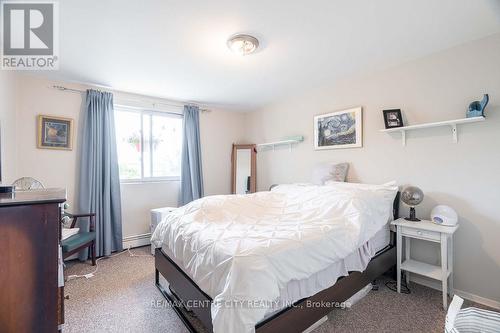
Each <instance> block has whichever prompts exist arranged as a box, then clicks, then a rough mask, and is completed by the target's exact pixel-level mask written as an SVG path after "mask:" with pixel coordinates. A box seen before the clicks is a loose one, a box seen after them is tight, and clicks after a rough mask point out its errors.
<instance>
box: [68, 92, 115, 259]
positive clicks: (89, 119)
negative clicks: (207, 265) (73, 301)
mask: <svg viewBox="0 0 500 333" xmlns="http://www.w3.org/2000/svg"><path fill="white" fill-rule="evenodd" d="M83 113H84V114H83V116H82V120H83V130H82V143H81V161H80V182H79V196H78V203H79V209H80V211H81V212H93V213H95V214H96V218H95V224H96V226H95V227H96V237H97V238H96V255H97V256H107V255H110V254H111V252H114V251H121V250H123V243H122V216H121V202H120V200H121V199H120V176H119V171H118V158H117V152H116V136H115V120H114V110H113V94H111V93H107V92H100V91H96V90H87V97H86V105H85V108H84V110H83ZM87 223H88V221H87ZM80 227H83V229H84V230H85V229H87V230H88V224H87V225H85V226H82V225H80ZM87 256H88V251H87V250H86V251H82V253H80V259H81V260H86V259H87Z"/></svg>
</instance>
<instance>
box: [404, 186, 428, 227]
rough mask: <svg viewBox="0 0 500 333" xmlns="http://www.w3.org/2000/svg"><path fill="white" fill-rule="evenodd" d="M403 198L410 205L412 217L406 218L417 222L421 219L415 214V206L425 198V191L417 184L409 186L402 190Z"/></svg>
mask: <svg viewBox="0 0 500 333" xmlns="http://www.w3.org/2000/svg"><path fill="white" fill-rule="evenodd" d="M401 200H402V201H403V202H404V203H405V204H407V205H408V206H410V217H406V218H405V220H407V221H413V222H417V221H420V219H418V218H417V217H416V215H415V206H417V205H419V204H420V203H421V202H422V200H424V192H422V190H421V189H419V188H418V187H416V186H408V187H406V188H405V189H404V190H403V192H401Z"/></svg>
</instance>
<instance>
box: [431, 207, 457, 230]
mask: <svg viewBox="0 0 500 333" xmlns="http://www.w3.org/2000/svg"><path fill="white" fill-rule="evenodd" d="M431 221H432V222H434V223H436V224H439V225H447V226H455V225H457V223H458V214H457V212H456V211H455V210H454V209H453V208H451V207H450V206H445V205H439V206H436V207H434V208H433V209H432V211H431Z"/></svg>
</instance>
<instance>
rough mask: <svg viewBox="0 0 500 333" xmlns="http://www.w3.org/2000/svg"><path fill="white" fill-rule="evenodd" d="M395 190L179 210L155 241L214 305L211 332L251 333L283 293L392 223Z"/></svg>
mask: <svg viewBox="0 0 500 333" xmlns="http://www.w3.org/2000/svg"><path fill="white" fill-rule="evenodd" d="M396 192H397V187H395V186H385V187H384V186H373V187H371V186H352V184H351V185H344V184H341V183H337V184H333V185H328V186H315V185H300V184H296V185H280V186H278V187H276V188H274V189H273V191H271V192H258V193H255V194H250V195H219V196H210V197H205V198H202V199H199V200H196V201H193V202H191V203H190V204H188V205H186V206H184V207H181V208H179V209H177V210H175V211H174V212H173V213H172V214H170V215H168V217H167V218H165V220H163V221H162V222H161V223H160V224H159V225H158V227H157V228H156V230H155V232H154V234H153V236H152V241H153V242H154V244H155V246H156V247H162V246H165V247H167V248H168V250H169V252H170V253H171V254H172V255H173V256H174V257H175V259H176V262H177V263H179V264H180V265H181V266H182V267H183V269H184V271H185V272H186V273H188V274H189V275H190V276H191V278H192V279H193V280H194V281H195V282H196V283H197V284H198V286H199V287H200V288H201V289H202V290H203V291H205V292H206V293H207V294H208V295H210V297H212V299H213V304H212V322H213V329H214V332H238V333H240V332H242V333H243V332H254V327H255V325H256V324H257V323H258V322H259V321H261V320H262V319H263V318H264V316H265V314H266V311H267V308H268V307H269V306H270V305H271V304H272V302H273V300H275V299H276V298H277V297H278V296H279V290H280V289H281V288H283V287H284V286H285V285H286V284H287V282H289V281H291V280H301V279H305V278H308V277H309V276H310V275H312V274H314V273H316V272H318V271H320V270H323V269H325V268H326V267H327V266H329V265H330V264H332V263H333V262H335V261H337V260H341V259H343V258H345V257H347V256H348V255H349V254H350V253H352V252H353V251H355V250H356V249H357V248H359V247H360V246H361V245H362V244H364V243H365V242H366V241H368V240H369V239H370V238H371V237H372V236H373V235H375V233H376V232H377V231H378V230H380V229H381V228H382V226H383V225H384V224H385V223H387V221H388V220H389V218H390V216H391V212H392V211H391V208H392V202H393V200H394V197H395V195H396Z"/></svg>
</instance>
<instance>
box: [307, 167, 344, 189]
mask: <svg viewBox="0 0 500 333" xmlns="http://www.w3.org/2000/svg"><path fill="white" fill-rule="evenodd" d="M348 170H349V163H323V164H319V165H316V166H315V167H314V170H313V173H312V179H311V182H312V183H313V184H316V185H324V184H325V183H326V182H327V181H334V182H345V180H346V178H347V171H348Z"/></svg>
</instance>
